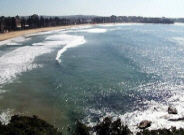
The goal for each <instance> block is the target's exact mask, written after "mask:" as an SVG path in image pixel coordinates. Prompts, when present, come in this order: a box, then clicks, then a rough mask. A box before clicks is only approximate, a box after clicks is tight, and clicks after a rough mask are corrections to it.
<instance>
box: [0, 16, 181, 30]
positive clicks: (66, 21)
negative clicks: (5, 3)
mask: <svg viewBox="0 0 184 135" xmlns="http://www.w3.org/2000/svg"><path fill="white" fill-rule="evenodd" d="M175 22H183V23H184V18H179V19H170V18H165V17H162V18H148V17H137V16H131V17H127V16H115V15H112V16H110V17H99V16H84V15H76V16H60V17H55V16H54V17H53V16H38V15H37V14H34V15H31V16H18V15H17V16H15V17H5V16H1V17H0V32H1V33H7V32H10V31H17V30H25V29H36V28H43V27H53V26H65V25H78V24H98V23H156V24H157V23H161V24H173V23H175Z"/></svg>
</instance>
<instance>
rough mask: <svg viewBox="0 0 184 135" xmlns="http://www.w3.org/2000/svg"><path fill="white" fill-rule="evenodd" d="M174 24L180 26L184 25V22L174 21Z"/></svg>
mask: <svg viewBox="0 0 184 135" xmlns="http://www.w3.org/2000/svg"><path fill="white" fill-rule="evenodd" d="M174 24H175V25H178V26H184V23H174Z"/></svg>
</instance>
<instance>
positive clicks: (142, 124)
mask: <svg viewBox="0 0 184 135" xmlns="http://www.w3.org/2000/svg"><path fill="white" fill-rule="evenodd" d="M151 123H152V122H151V121H148V120H143V121H141V122H140V124H139V126H138V128H140V129H146V128H148V127H150V126H151Z"/></svg>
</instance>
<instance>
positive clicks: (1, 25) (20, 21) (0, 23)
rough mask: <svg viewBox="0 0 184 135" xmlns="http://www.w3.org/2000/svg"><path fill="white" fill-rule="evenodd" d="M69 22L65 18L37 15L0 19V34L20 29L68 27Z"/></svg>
mask: <svg viewBox="0 0 184 135" xmlns="http://www.w3.org/2000/svg"><path fill="white" fill-rule="evenodd" d="M70 24H71V22H70V20H69V19H66V18H59V17H55V18H51V17H50V18H44V17H39V16H38V15H32V16H30V17H27V18H24V17H22V18H19V16H16V17H4V16H2V17H0V32H5V31H15V30H20V29H33V28H40V27H50V26H60V25H70Z"/></svg>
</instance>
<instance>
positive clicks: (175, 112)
mask: <svg viewBox="0 0 184 135" xmlns="http://www.w3.org/2000/svg"><path fill="white" fill-rule="evenodd" d="M168 113H169V114H178V111H177V109H176V108H175V107H174V106H169V107H168Z"/></svg>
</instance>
